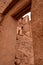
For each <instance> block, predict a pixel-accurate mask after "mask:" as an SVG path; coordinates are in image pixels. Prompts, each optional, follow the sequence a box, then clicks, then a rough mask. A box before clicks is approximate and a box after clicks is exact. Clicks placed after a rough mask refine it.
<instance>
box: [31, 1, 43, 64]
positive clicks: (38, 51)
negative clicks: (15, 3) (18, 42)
mask: <svg viewBox="0 0 43 65" xmlns="http://www.w3.org/2000/svg"><path fill="white" fill-rule="evenodd" d="M31 11H32V22H31V23H32V35H33V43H34V55H35V65H43V0H32V10H31Z"/></svg>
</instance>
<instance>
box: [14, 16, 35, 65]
mask: <svg viewBox="0 0 43 65" xmlns="http://www.w3.org/2000/svg"><path fill="white" fill-rule="evenodd" d="M24 20H25V21H24ZM24 20H23V21H22V24H23V30H24V31H23V35H22V36H21V35H17V45H16V50H17V51H16V56H15V62H16V63H17V65H34V53H33V43H32V33H31V24H30V22H29V19H28V17H25V19H24Z"/></svg>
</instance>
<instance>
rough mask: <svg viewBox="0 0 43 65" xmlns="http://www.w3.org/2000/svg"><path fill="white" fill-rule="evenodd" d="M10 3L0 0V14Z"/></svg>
mask: <svg viewBox="0 0 43 65" xmlns="http://www.w3.org/2000/svg"><path fill="white" fill-rule="evenodd" d="M11 2H12V0H0V13H2V12H3V11H4V10H5V8H6V7H7V6H8V5H9V4H10V3H11Z"/></svg>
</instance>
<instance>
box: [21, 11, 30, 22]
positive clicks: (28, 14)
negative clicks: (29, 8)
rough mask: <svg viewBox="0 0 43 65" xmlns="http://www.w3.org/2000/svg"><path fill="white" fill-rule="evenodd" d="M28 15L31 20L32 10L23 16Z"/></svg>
mask: <svg viewBox="0 0 43 65" xmlns="http://www.w3.org/2000/svg"><path fill="white" fill-rule="evenodd" d="M26 16H28V17H29V21H31V12H28V13H27V14H25V15H24V16H23V17H22V18H24V17H26Z"/></svg>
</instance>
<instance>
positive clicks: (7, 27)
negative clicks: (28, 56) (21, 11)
mask: <svg viewBox="0 0 43 65" xmlns="http://www.w3.org/2000/svg"><path fill="white" fill-rule="evenodd" d="M16 24H17V23H16V20H14V19H13V18H12V17H10V16H9V15H8V16H5V18H4V20H3V22H2V24H1V26H0V65H14V57H15V44H16V26H17V25H16Z"/></svg>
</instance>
